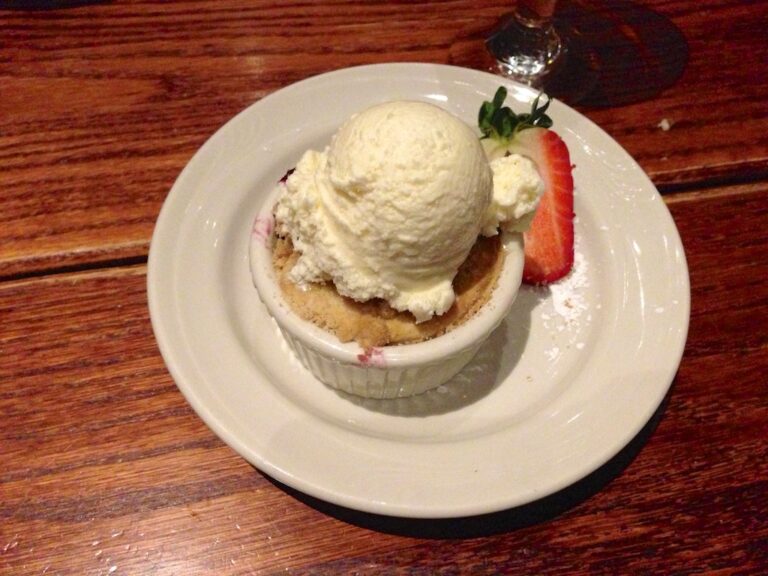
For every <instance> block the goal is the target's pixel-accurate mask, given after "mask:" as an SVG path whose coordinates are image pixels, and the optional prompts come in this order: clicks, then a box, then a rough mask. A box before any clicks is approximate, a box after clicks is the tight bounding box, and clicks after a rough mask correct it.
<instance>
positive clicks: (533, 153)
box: [509, 128, 574, 284]
mask: <svg viewBox="0 0 768 576" xmlns="http://www.w3.org/2000/svg"><path fill="white" fill-rule="evenodd" d="M509 151H510V152H515V153H518V154H523V155H525V156H528V157H529V158H530V159H531V160H533V161H534V162H535V163H536V166H537V168H538V170H539V174H540V175H541V177H542V179H543V180H544V185H545V189H544V194H543V196H542V197H541V201H540V202H539V207H538V208H537V210H536V215H535V216H534V218H533V221H532V222H531V226H530V228H529V230H528V231H527V232H526V233H525V268H524V269H523V281H524V282H525V283H526V284H548V283H550V282H555V281H557V280H560V279H561V278H563V277H564V276H565V275H567V274H568V273H569V272H570V271H571V268H572V267H573V216H574V213H573V176H572V174H571V159H570V156H569V154H568V148H567V147H566V145H565V142H563V141H562V140H561V139H560V137H559V136H558V135H557V134H556V133H555V132H553V131H552V130H548V129H546V128H528V129H525V130H521V131H519V132H518V133H517V134H515V136H514V138H513V139H512V140H511V141H510V143H509Z"/></svg>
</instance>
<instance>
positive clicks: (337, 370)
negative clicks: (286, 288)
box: [250, 202, 524, 398]
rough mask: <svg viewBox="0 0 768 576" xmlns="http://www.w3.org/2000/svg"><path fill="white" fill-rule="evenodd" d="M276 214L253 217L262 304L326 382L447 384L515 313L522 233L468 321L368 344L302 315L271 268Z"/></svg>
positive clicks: (412, 389) (510, 237)
mask: <svg viewBox="0 0 768 576" xmlns="http://www.w3.org/2000/svg"><path fill="white" fill-rule="evenodd" d="M273 230H274V219H273V216H272V202H267V203H266V207H265V209H263V210H262V211H261V212H260V213H259V214H258V215H257V216H256V219H255V221H254V225H253V231H252V234H251V240H250V266H251V274H252V276H253V282H254V285H255V286H256V290H257V291H258V294H259V297H260V299H261V301H262V302H263V303H264V306H265V307H266V308H267V311H268V312H269V314H270V315H271V316H272V318H273V319H274V320H275V322H276V324H277V326H278V327H279V328H280V331H281V332H282V334H283V336H284V337H285V340H286V341H287V342H288V344H289V346H290V347H291V349H292V350H293V352H294V353H295V354H296V356H297V357H298V358H299V360H300V361H301V363H302V364H303V365H304V367H306V368H307V369H308V370H309V371H310V372H312V374H313V375H314V376H315V377H316V378H317V379H318V380H320V381H321V382H323V383H325V384H327V385H328V386H330V387H332V388H335V389H337V390H341V391H344V392H347V393H350V394H355V395H357V396H363V397H366V398H402V397H406V396H413V395H415V394H421V393H422V392H426V391H427V390H431V389H433V388H436V387H438V386H440V385H441V384H443V383H445V382H446V381H447V380H449V379H450V378H451V377H453V376H454V375H456V374H457V373H458V372H459V371H460V370H461V369H462V368H463V367H464V366H465V365H466V364H467V363H468V362H469V361H470V360H472V358H473V357H474V356H475V354H476V353H477V351H478V350H479V349H480V347H481V346H482V345H483V343H484V342H485V341H486V340H487V339H488V337H489V336H490V335H491V333H492V332H493V331H494V330H495V329H496V328H497V327H498V326H499V324H500V323H501V321H502V320H503V319H504V317H505V316H506V315H507V314H508V313H509V310H510V308H511V307H512V304H513V303H514V301H515V298H516V297H517V293H518V291H519V289H520V283H521V281H522V275H523V263H524V256H523V238H522V234H517V233H508V232H504V233H502V245H503V247H504V251H505V259H504V266H503V268H502V271H501V275H500V277H499V280H498V283H497V286H496V288H495V289H494V291H493V293H492V295H491V297H490V299H489V301H488V302H486V304H485V305H484V306H483V307H482V308H481V309H480V310H479V311H478V312H477V313H476V314H475V315H474V316H472V317H471V318H469V319H468V320H467V321H465V322H464V323H463V324H461V325H459V326H457V327H456V328H453V329H452V330H450V331H448V332H447V333H445V334H443V335H441V336H437V337H435V338H432V339H430V340H425V341H423V342H418V343H415V344H398V345H393V346H382V347H374V348H370V349H364V348H362V347H361V346H360V345H359V344H357V343H356V342H348V343H343V342H341V341H340V340H339V339H338V338H337V337H336V336H335V335H333V334H332V333H330V332H327V331H326V330H323V329H321V328H319V327H318V326H316V325H314V324H312V323H311V322H308V321H306V320H304V319H302V318H300V317H299V316H298V315H296V314H295V313H294V312H293V311H292V310H291V308H290V306H289V304H288V303H287V302H286V301H285V299H284V298H283V295H282V291H281V290H280V287H279V285H278V282H277V277H276V273H275V270H274V268H273V266H272V240H273V234H272V232H273Z"/></svg>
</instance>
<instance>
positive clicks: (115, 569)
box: [0, 183, 768, 576]
mask: <svg viewBox="0 0 768 576" xmlns="http://www.w3.org/2000/svg"><path fill="white" fill-rule="evenodd" d="M766 193H768V187H767V186H766V184H765V183H760V184H752V185H739V186H731V187H720V188H716V189H708V190H706V191H698V192H691V193H685V194H678V195H675V196H674V197H673V199H672V200H671V201H670V202H669V207H670V209H671V212H672V214H673V216H674V218H675V221H676V223H677V226H678V228H679V230H680V232H681V235H682V238H683V242H684V245H685V247H686V255H687V258H688V263H689V265H690V269H691V285H692V294H693V311H692V315H691V325H690V333H689V340H688V344H687V346H686V352H685V356H684V358H683V362H682V365H681V367H680V370H679V373H678V375H677V378H676V381H675V384H674V386H673V389H672V392H671V394H670V396H669V397H668V400H667V405H666V409H665V411H664V412H663V414H661V418H660V422H659V424H658V428H657V429H656V430H655V432H653V430H652V429H651V430H650V431H649V435H650V438H649V439H647V438H642V439H641V440H643V441H645V440H647V444H645V445H644V446H642V442H640V444H639V446H638V449H639V448H640V447H641V448H642V449H641V450H640V452H639V455H637V457H636V458H635V459H634V460H633V461H632V457H633V456H634V453H632V454H629V455H628V456H625V461H624V462H621V463H619V464H620V465H619V466H618V468H617V471H618V470H620V469H621V468H623V467H624V466H627V465H628V467H627V468H626V469H625V470H624V471H623V472H622V473H621V474H620V475H619V476H618V477H616V478H615V479H613V481H611V482H610V483H609V484H607V485H603V484H600V485H598V486H597V487H596V488H595V489H597V488H600V490H599V491H597V492H595V489H592V488H590V487H582V488H580V489H579V490H577V491H576V493H573V492H571V493H569V494H568V495H566V496H560V497H558V498H556V499H555V501H554V502H550V504H549V505H550V506H551V510H555V511H556V514H554V515H553V516H547V515H546V514H542V510H536V509H531V508H527V509H523V511H522V512H520V511H518V512H515V511H512V512H511V513H507V514H504V515H501V516H493V517H490V518H481V519H479V520H477V522H476V524H475V527H476V528H477V527H479V528H480V530H479V532H478V533H477V534H475V535H474V536H473V537H469V538H456V537H455V536H457V535H459V531H458V528H459V526H460V522H456V523H455V524H454V525H452V524H451V523H450V522H448V523H444V524H442V526H440V530H438V531H435V530H431V529H430V526H431V527H432V528H434V526H435V524H431V523H421V524H420V523H418V522H408V521H401V522H392V521H391V520H390V519H385V518H380V517H375V516H370V515H357V516H356V515H354V514H352V515H350V514H349V513H348V512H345V511H343V510H341V509H337V508H334V507H330V508H329V507H324V508H323V507H320V506H315V505H313V503H312V502H311V500H307V499H304V498H298V497H296V496H295V495H294V494H292V493H291V492H289V491H285V490H284V489H282V488H281V487H279V486H277V485H275V484H274V483H272V482H271V481H269V480H268V479H267V478H266V477H264V476H263V475H262V474H260V473H259V472H258V471H256V470H255V469H253V468H251V467H250V466H249V465H248V464H247V463H246V462H245V461H244V460H242V459H241V458H239V457H238V456H236V455H235V454H234V453H233V452H232V451H231V450H230V449H229V448H228V447H226V446H224V445H223V444H222V443H221V442H220V441H219V440H218V439H216V438H215V436H213V434H212V433H211V432H210V431H209V430H208V429H207V428H206V427H205V426H204V425H203V423H202V422H201V421H200V420H199V418H198V417H197V416H196V415H195V414H194V413H193V412H192V411H191V409H190V408H189V407H188V406H187V404H186V402H185V401H184V399H183V397H182V396H181V394H180V393H179V392H178V391H177V390H176V388H175V386H174V384H173V382H172V381H171V378H170V376H169V375H168V373H167V371H166V369H165V367H164V365H163V362H162V359H161V358H160V356H159V353H158V351H157V348H156V345H155V342H154V339H153V336H152V332H151V327H150V324H149V318H148V312H147V302H146V293H145V281H146V278H145V272H146V270H145V267H144V266H142V265H138V266H122V267H115V268H108V269H103V270H95V271H84V272H78V273H61V274H56V275H51V276H48V277H41V278H32V279H27V280H21V281H14V282H10V281H7V282H3V283H0V318H2V325H3V329H2V332H1V333H0V349H1V350H2V356H0V414H1V415H2V418H0V461H2V467H1V468H0V573H2V574H9V575H10V574H13V575H23V576H26V575H32V574H61V575H75V574H77V575H82V574H89V575H90V574H93V575H95V574H153V575H170V574H185V575H190V576H194V575H201V574H217V575H225V574H277V573H281V574H282V573H289V574H350V575H351V574H371V575H373V574H499V573H507V574H509V573H515V574H517V573H530V574H539V575H549V574H562V573H568V574H585V575H586V574H676V575H677V574H680V575H683V574H702V573H706V574H759V573H764V572H765V571H766V570H768V548H766V546H765V542H766V541H768V515H767V514H766V509H765V502H766V500H767V499H768V441H767V440H766V438H767V436H766V431H768V394H766V387H765V373H766V370H768V333H766V330H765V326H766V323H767V322H768V290H766V288H765V284H764V282H762V281H761V278H760V276H759V275H756V274H755V271H756V270H761V269H765V268H766V266H768V246H766V243H765V242H764V238H762V237H761V236H759V235H758V236H756V235H755V233H754V231H755V230H765V229H766V227H768V206H767V205H766V202H765V195H766ZM651 432H653V433H652V434H650V433H651ZM611 474H613V473H611ZM610 478H611V475H610V474H609V475H608V476H607V479H610ZM604 481H605V479H604V480H603V482H604ZM318 508H322V511H321V510H318ZM544 512H546V510H545V511H544ZM339 518H345V520H341V519H339ZM543 518H546V519H547V521H544V522H541V520H542V519H543ZM537 519H538V520H539V522H537ZM516 526H522V527H520V528H518V529H515V530H513V529H512V528H514V527H516ZM484 533H486V534H487V535H483V534H484ZM451 536H454V537H451Z"/></svg>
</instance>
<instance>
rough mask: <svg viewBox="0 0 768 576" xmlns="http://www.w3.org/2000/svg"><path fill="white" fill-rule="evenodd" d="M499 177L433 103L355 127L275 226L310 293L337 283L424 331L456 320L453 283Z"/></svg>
mask: <svg viewBox="0 0 768 576" xmlns="http://www.w3.org/2000/svg"><path fill="white" fill-rule="evenodd" d="M492 194H493V176H492V172H491V168H490V166H489V163H488V161H487V159H486V157H485V153H484V151H483V148H482V146H481V145H480V142H479V140H478V137H477V135H476V134H475V133H474V132H473V131H472V130H471V129H470V128H469V126H467V125H466V124H465V123H464V122H462V121H461V120H459V119H458V118H456V117H455V116H453V115H452V114H450V113H448V112H446V111H445V110H442V109H441V108H438V107H437V106H433V105H431V104H427V103H422V102H406V101H399V102H389V103H385V104H380V105H377V106H374V107H372V108H369V109H367V110H365V111H363V112H361V113H359V114H357V115H355V116H353V117H352V118H350V119H349V120H348V121H347V122H346V123H345V124H344V125H343V126H342V127H341V128H340V129H339V131H338V132H337V133H336V135H335V136H334V137H333V139H332V141H331V144H330V146H329V147H328V148H327V149H326V150H325V151H323V152H316V151H308V152H306V153H305V154H304V156H303V157H302V158H301V160H300V161H299V163H298V164H297V166H296V169H295V171H294V172H293V174H292V175H291V176H290V177H289V178H288V180H287V181H286V184H285V191H284V193H283V194H282V196H281V198H280V200H279V201H278V204H277V207H276V211H275V216H276V220H277V224H278V232H280V233H287V234H290V236H291V239H292V241H293V244H294V247H295V249H296V250H297V251H298V252H299V253H300V257H299V259H298V262H297V263H296V265H295V266H294V268H293V269H292V270H291V272H290V277H291V279H292V280H293V281H294V282H295V283H297V284H299V285H301V284H303V283H307V282H317V281H325V280H332V281H333V282H334V284H335V286H336V289H337V290H338V292H339V293H341V294H343V295H345V296H348V297H350V298H353V299H355V300H360V301H365V300H369V299H371V298H374V297H378V298H383V299H385V300H386V301H388V302H389V304H390V305H391V306H392V307H393V308H395V309H396V310H401V311H402V310H408V311H410V312H411V313H413V315H414V316H415V318H416V320H417V321H418V322H421V321H425V320H428V319H430V318H431V317H432V316H433V315H435V314H438V315H439V314H442V313H444V312H445V311H446V310H448V309H449V308H450V307H451V305H452V304H453V301H454V292H453V287H452V281H453V278H454V276H455V275H456V272H457V270H458V268H459V266H460V265H461V264H462V262H463V261H464V260H465V259H466V257H467V255H468V253H469V251H470V249H471V248H472V245H473V244H474V242H475V241H476V239H477V236H478V234H480V232H481V228H482V227H483V226H484V224H486V225H487V227H490V223H489V222H488V216H487V213H488V210H489V208H490V206H491V199H492Z"/></svg>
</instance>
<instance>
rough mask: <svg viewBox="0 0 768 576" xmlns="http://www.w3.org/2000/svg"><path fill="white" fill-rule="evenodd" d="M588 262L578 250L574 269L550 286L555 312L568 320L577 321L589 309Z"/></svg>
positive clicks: (567, 322) (569, 321)
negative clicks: (587, 291) (587, 295)
mask: <svg viewBox="0 0 768 576" xmlns="http://www.w3.org/2000/svg"><path fill="white" fill-rule="evenodd" d="M587 270H588V264H587V260H586V259H585V258H584V255H583V254H582V253H581V252H579V251H578V250H577V251H576V253H575V255H574V261H573V269H572V270H571V272H570V274H568V276H566V277H565V278H564V279H563V280H561V281H560V282H556V283H554V284H552V285H551V286H550V287H549V291H550V294H551V295H552V305H553V307H554V310H555V313H556V314H557V315H558V316H560V318H562V320H564V321H565V322H566V324H569V323H573V322H576V321H577V320H579V318H581V316H582V315H583V314H584V313H586V312H587V311H588V309H589V306H588V304H587V299H586V297H585V294H584V292H585V290H586V289H587V288H589V278H588V276H587Z"/></svg>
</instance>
